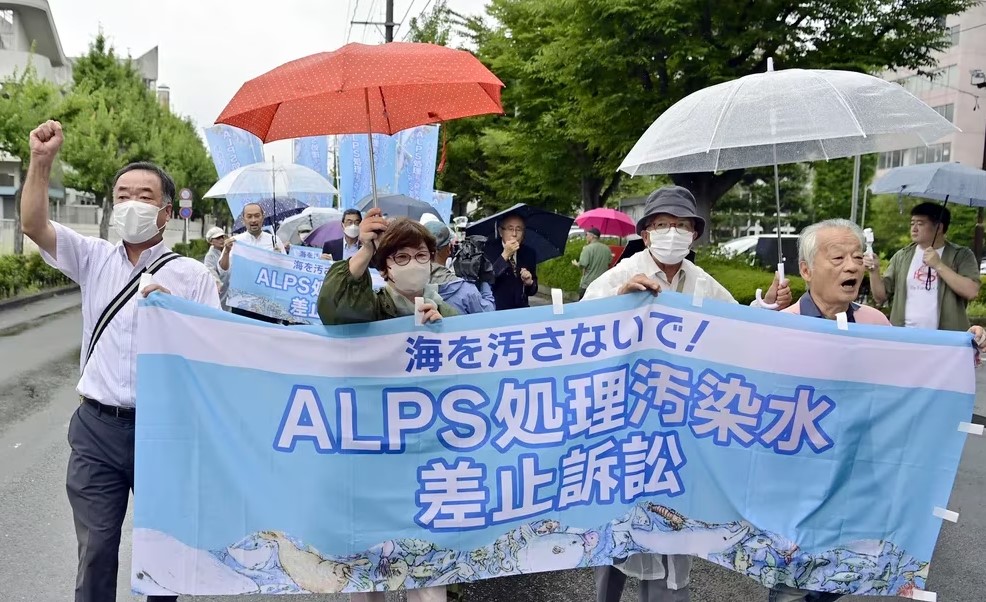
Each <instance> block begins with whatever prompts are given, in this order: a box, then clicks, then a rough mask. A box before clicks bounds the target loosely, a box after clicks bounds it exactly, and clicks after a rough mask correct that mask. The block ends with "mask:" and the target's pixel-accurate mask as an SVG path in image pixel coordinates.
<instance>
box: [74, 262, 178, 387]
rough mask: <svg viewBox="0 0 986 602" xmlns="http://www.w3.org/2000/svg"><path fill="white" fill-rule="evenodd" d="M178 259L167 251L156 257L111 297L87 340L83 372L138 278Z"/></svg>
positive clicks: (136, 284)
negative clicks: (87, 346) (97, 344)
mask: <svg viewBox="0 0 986 602" xmlns="http://www.w3.org/2000/svg"><path fill="white" fill-rule="evenodd" d="M179 257H181V255H179V254H178V253H174V252H172V251H168V252H167V253H165V254H164V255H161V256H160V257H158V258H157V259H156V260H155V261H154V262H153V263H151V264H150V265H149V266H147V267H145V268H144V269H142V270H141V271H140V272H138V273H137V274H136V275H135V276H134V277H133V278H131V279H130V282H128V283H127V284H126V285H125V286H124V287H123V289H121V290H120V292H119V293H117V295H116V297H113V300H112V301H110V302H109V304H108V305H107V306H106V307H105V308H103V313H102V314H100V316H99V319H98V320H96V327H95V328H94V329H93V331H92V338H91V339H89V348H88V350H87V351H86V361H85V362H84V363H83V364H82V369H83V371H84V370H85V369H86V366H87V365H88V364H89V358H91V357H92V352H93V351H95V349H96V343H98V342H99V338H100V337H101V336H102V335H103V332H105V331H106V327H107V326H109V324H110V322H111V321H112V320H113V318H114V317H115V316H116V314H118V313H120V310H121V309H123V306H124V305H126V304H127V302H128V301H130V299H131V298H133V296H134V295H136V294H137V287H138V285H139V284H140V277H141V276H142V275H143V274H144V273H145V272H146V273H148V274H155V273H157V271H158V270H160V269H161V268H163V267H164V266H165V265H167V264H168V263H170V262H171V261H173V260H175V259H178V258H179Z"/></svg>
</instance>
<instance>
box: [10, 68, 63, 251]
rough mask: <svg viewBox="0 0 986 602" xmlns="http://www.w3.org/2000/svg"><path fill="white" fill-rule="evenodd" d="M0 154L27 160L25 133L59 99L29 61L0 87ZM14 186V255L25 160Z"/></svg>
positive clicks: (19, 243)
mask: <svg viewBox="0 0 986 602" xmlns="http://www.w3.org/2000/svg"><path fill="white" fill-rule="evenodd" d="M0 89H2V91H0V152H4V153H6V154H8V155H10V156H12V157H29V156H30V155H31V149H30V145H29V143H28V132H30V131H31V130H32V129H34V128H35V127H37V125H38V124H39V123H41V122H43V121H46V120H48V119H51V118H52V116H53V115H54V114H55V113H56V112H57V110H58V106H59V104H60V102H61V100H62V91H61V90H60V89H59V88H58V87H57V86H55V85H54V84H51V83H49V82H46V81H44V80H42V79H40V78H39V77H38V74H37V71H36V70H35V68H34V66H33V64H31V63H30V62H29V63H28V65H27V68H26V69H24V70H23V71H21V72H15V73H14V74H13V75H11V76H10V77H8V78H7V79H5V80H4V81H3V83H2V84H0ZM19 172H20V173H19V176H20V177H19V178H18V184H19V185H18V187H17V190H16V192H15V193H14V253H15V254H17V255H20V254H22V253H23V252H24V235H23V233H22V232H21V211H20V206H21V203H20V198H21V188H22V187H23V185H24V179H25V176H26V174H27V161H24V160H22V161H21V162H20V165H19Z"/></svg>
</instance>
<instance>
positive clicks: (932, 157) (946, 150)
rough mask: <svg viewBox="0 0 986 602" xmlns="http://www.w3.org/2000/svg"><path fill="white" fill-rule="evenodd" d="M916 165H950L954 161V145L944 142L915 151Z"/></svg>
mask: <svg viewBox="0 0 986 602" xmlns="http://www.w3.org/2000/svg"><path fill="white" fill-rule="evenodd" d="M913 153H914V154H913V156H914V165H919V164H921V163H948V162H949V161H951V159H952V143H951V142H942V143H939V144H932V145H930V146H927V147H924V146H919V147H917V148H915V149H913Z"/></svg>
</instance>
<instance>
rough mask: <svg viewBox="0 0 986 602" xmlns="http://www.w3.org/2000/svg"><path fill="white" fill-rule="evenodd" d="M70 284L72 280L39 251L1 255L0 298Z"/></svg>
mask: <svg viewBox="0 0 986 602" xmlns="http://www.w3.org/2000/svg"><path fill="white" fill-rule="evenodd" d="M68 284H71V281H70V280H69V279H68V278H66V277H65V276H64V275H63V274H62V273H61V272H59V271H58V270H56V269H54V268H52V267H50V266H49V265H48V264H46V263H45V262H44V260H43V259H41V255H38V254H37V253H34V254H32V255H2V256H0V299H8V298H10V297H16V296H18V295H21V294H25V293H30V292H33V291H36V290H40V289H45V288H53V287H56V286H65V285H68Z"/></svg>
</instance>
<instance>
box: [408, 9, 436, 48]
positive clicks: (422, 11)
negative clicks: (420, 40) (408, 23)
mask: <svg viewBox="0 0 986 602" xmlns="http://www.w3.org/2000/svg"><path fill="white" fill-rule="evenodd" d="M434 1H435V0H428V2H426V3H425V6H424V8H422V9H421V11H419V12H418V16H419V17H420V16H421V15H423V14H425V11H427V10H428V7H429V6H431V3H432V2H434ZM409 37H411V30H410V29H408V30H407V33H405V34H404V37H402V38H401V41H407V39H408V38H409Z"/></svg>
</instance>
